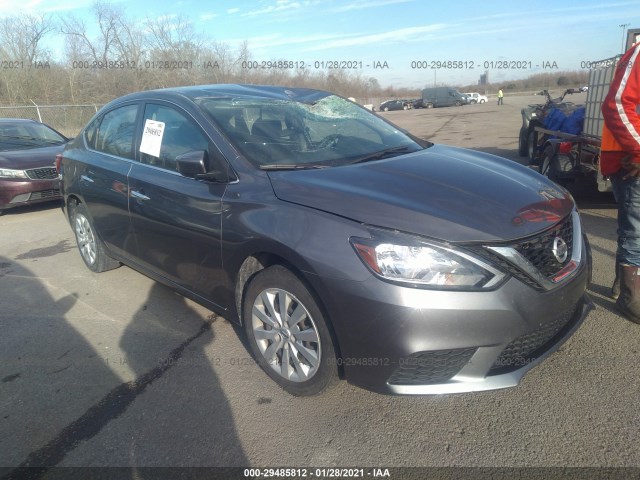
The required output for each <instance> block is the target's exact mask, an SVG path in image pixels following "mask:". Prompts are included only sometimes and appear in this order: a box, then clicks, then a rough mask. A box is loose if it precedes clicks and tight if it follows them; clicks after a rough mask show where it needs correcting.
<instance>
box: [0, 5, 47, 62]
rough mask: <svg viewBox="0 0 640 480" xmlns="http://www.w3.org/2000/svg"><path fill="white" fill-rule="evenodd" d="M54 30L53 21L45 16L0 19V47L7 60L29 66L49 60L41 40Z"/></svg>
mask: <svg viewBox="0 0 640 480" xmlns="http://www.w3.org/2000/svg"><path fill="white" fill-rule="evenodd" d="M54 30H55V25H54V22H53V20H52V19H51V18H50V17H48V16H46V15H20V16H13V17H5V18H3V19H0V45H2V49H3V51H4V52H3V53H4V54H5V55H7V58H10V59H12V60H14V61H15V60H20V61H23V62H25V64H28V65H31V64H33V63H35V62H37V61H47V60H49V52H48V51H47V50H46V49H45V48H44V47H43V42H42V40H43V38H44V37H45V36H46V35H47V34H49V33H51V32H53V31H54Z"/></svg>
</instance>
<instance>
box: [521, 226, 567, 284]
mask: <svg viewBox="0 0 640 480" xmlns="http://www.w3.org/2000/svg"><path fill="white" fill-rule="evenodd" d="M557 237H559V238H561V239H562V240H564V241H565V242H566V244H567V250H568V254H567V259H566V260H565V261H564V262H562V263H560V262H559V261H558V260H557V259H556V257H555V255H554V254H553V252H552V249H553V242H554V240H555V239H556V238H557ZM513 248H515V249H516V250H517V251H518V252H519V253H520V254H521V255H522V256H523V257H525V258H526V259H527V260H529V262H530V263H531V264H532V265H533V266H534V267H535V268H537V269H538V271H540V273H541V274H542V275H543V276H544V277H546V278H551V277H553V276H555V275H556V274H557V273H558V272H559V271H560V270H562V269H563V268H564V267H565V265H567V263H569V261H570V260H571V253H572V252H573V219H572V217H571V215H569V216H568V217H567V218H566V219H565V220H564V221H563V222H561V223H559V224H557V225H556V226H555V227H553V228H551V229H549V230H546V231H545V232H543V233H542V234H540V235H538V236H536V237H534V238H532V239H528V240H525V241H523V242H520V243H517V244H515V245H513Z"/></svg>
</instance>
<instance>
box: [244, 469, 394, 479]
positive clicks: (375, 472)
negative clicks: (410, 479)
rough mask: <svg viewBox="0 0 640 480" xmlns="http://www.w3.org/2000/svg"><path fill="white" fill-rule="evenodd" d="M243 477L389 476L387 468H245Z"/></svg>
mask: <svg viewBox="0 0 640 480" xmlns="http://www.w3.org/2000/svg"><path fill="white" fill-rule="evenodd" d="M243 473H244V477H245V478H282V477H287V478H345V477H346V478H365V477H372V478H391V473H390V472H389V469H388V468H339V467H331V468H245V469H244V472H243Z"/></svg>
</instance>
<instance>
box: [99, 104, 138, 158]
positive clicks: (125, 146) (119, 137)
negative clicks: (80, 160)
mask: <svg viewBox="0 0 640 480" xmlns="http://www.w3.org/2000/svg"><path fill="white" fill-rule="evenodd" d="M137 112H138V106H137V105H127V106H126V107H120V108H116V109H115V110H111V111H110V112H108V113H106V114H105V115H104V117H102V121H101V122H100V127H99V128H98V131H97V133H96V134H95V143H93V145H92V146H93V148H95V149H96V150H98V151H100V152H104V153H109V154H111V155H117V156H119V157H125V158H133V153H132V152H133V135H134V131H135V122H136V113H137Z"/></svg>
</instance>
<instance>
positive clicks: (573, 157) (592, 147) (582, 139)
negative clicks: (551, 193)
mask: <svg viewBox="0 0 640 480" xmlns="http://www.w3.org/2000/svg"><path fill="white" fill-rule="evenodd" d="M532 141H533V144H534V145H541V146H540V147H538V148H537V149H535V151H534V157H533V158H532V159H531V160H532V161H531V167H532V168H535V169H536V170H538V171H539V172H540V173H541V174H542V175H544V176H546V177H548V178H549V179H551V180H553V181H554V182H556V183H560V184H566V183H568V182H571V181H575V180H578V179H588V178H591V177H595V178H596V179H597V180H598V190H600V191H608V189H609V188H608V187H607V185H605V184H606V181H605V180H604V179H598V178H597V177H598V176H599V160H600V146H601V138H600V137H599V136H595V135H589V134H585V133H582V134H580V135H573V134H570V133H566V132H561V131H558V130H549V129H547V128H544V127H540V126H534V127H533V135H532ZM600 181H602V182H604V183H603V185H602V186H601V185H600Z"/></svg>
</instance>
